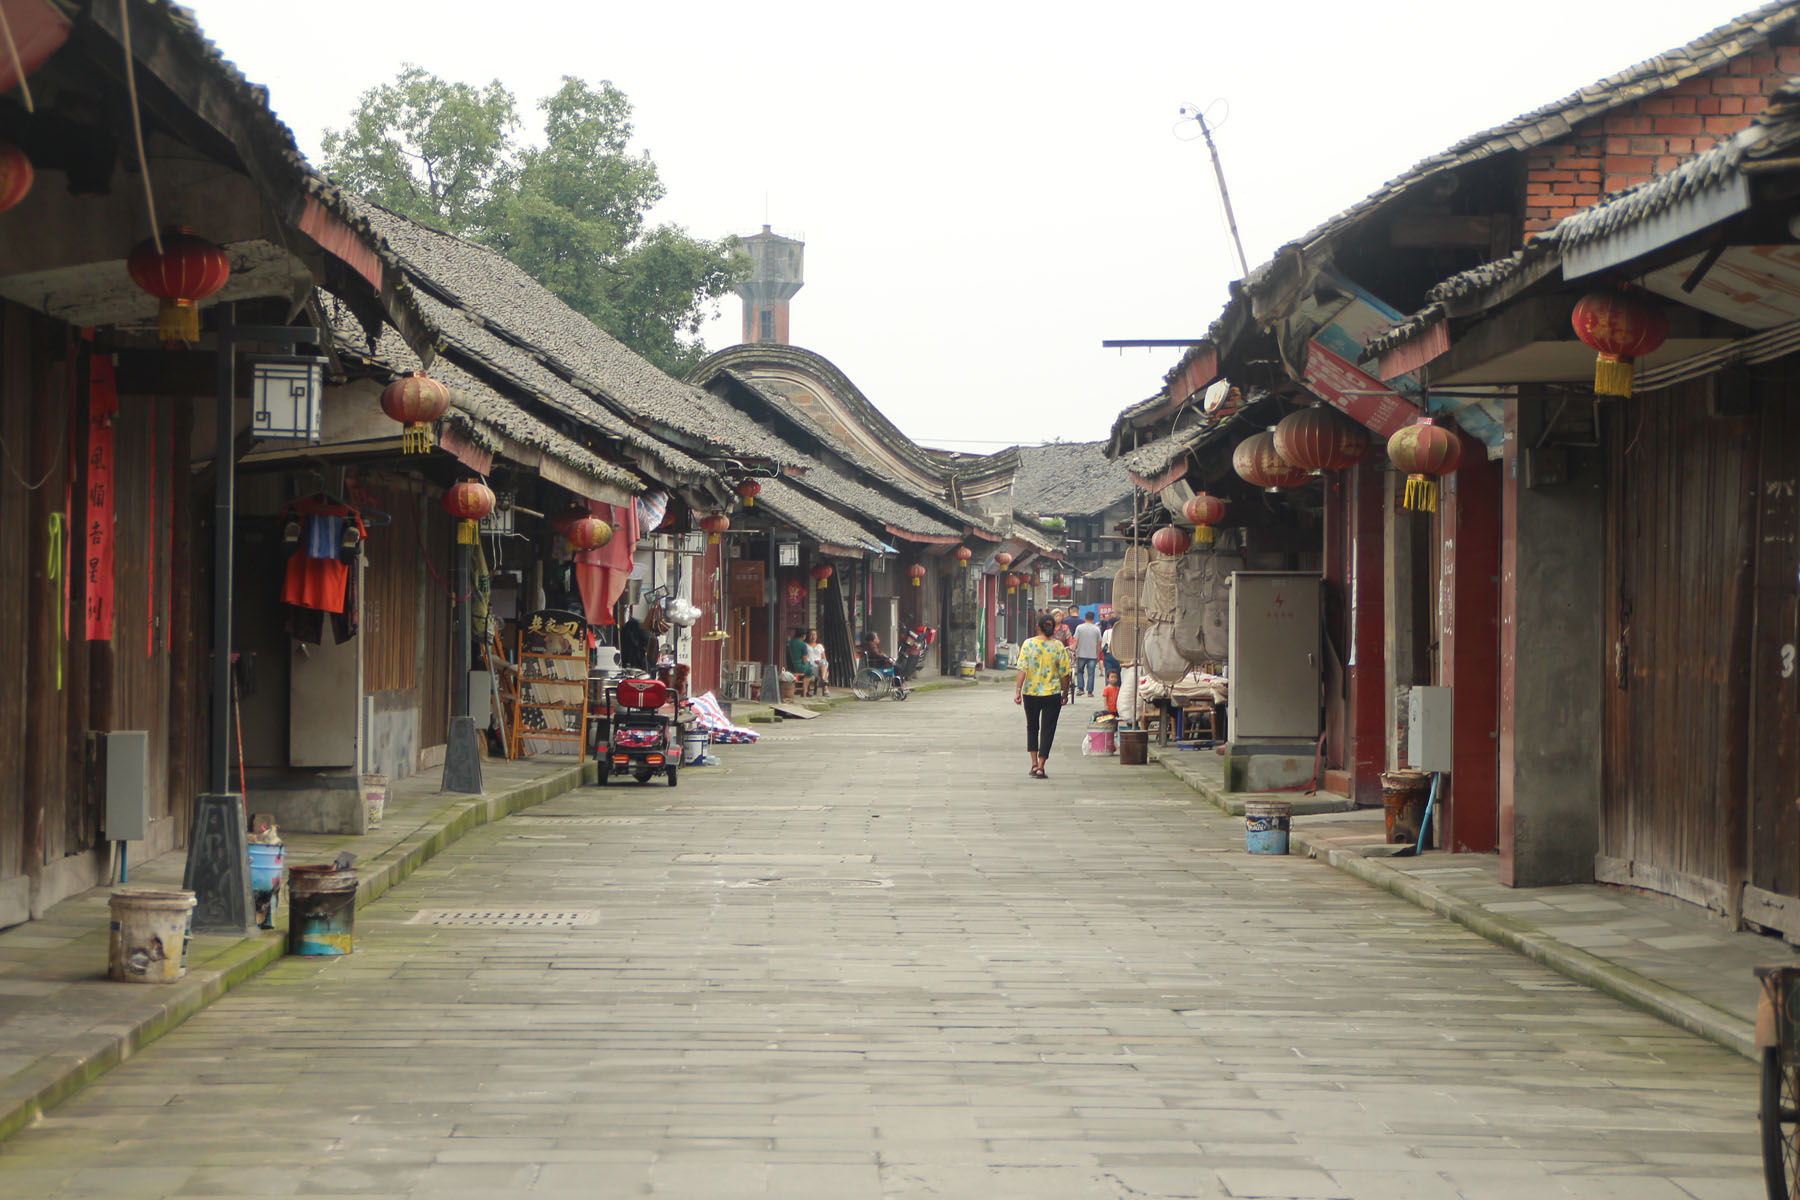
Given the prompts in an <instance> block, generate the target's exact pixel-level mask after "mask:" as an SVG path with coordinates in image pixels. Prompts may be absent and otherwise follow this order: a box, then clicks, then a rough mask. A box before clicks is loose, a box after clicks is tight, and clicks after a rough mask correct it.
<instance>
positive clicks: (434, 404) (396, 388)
mask: <svg viewBox="0 0 1800 1200" xmlns="http://www.w3.org/2000/svg"><path fill="white" fill-rule="evenodd" d="M449 410H450V389H449V388H447V387H445V386H444V385H443V384H441V383H439V382H438V381H437V380H435V379H433V378H432V377H431V376H429V375H427V374H425V372H423V371H408V372H407V373H406V374H404V375H402V376H401V377H400V378H398V379H396V380H394V382H392V383H390V384H388V385H387V386H386V387H385V388H383V389H381V411H382V412H384V413H386V414H387V415H388V416H389V417H390V418H392V419H393V420H396V421H398V422H400V424H402V425H404V426H406V432H405V433H404V434H402V435H401V437H400V449H401V450H402V451H403V452H404V453H406V454H429V453H430V452H431V447H432V445H433V444H434V443H435V442H436V441H437V438H436V437H435V436H434V435H433V432H432V428H431V426H432V423H433V422H435V421H437V420H438V418H440V417H442V416H443V415H444V414H445V413H446V412H448V411H449Z"/></svg>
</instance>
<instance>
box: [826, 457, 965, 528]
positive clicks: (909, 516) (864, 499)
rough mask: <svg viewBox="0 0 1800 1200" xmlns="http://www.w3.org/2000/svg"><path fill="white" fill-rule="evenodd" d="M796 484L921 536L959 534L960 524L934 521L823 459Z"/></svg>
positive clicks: (869, 516)
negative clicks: (850, 476)
mask: <svg viewBox="0 0 1800 1200" xmlns="http://www.w3.org/2000/svg"><path fill="white" fill-rule="evenodd" d="M798 483H799V486H800V487H802V488H804V489H805V490H807V491H809V492H812V493H814V494H815V495H818V496H820V497H823V498H824V499H826V500H829V501H832V502H834V503H836V504H840V505H842V506H844V507H845V508H848V509H849V510H851V511H852V512H856V513H860V514H863V515H865V516H867V517H868V518H870V519H871V520H874V521H879V522H880V523H881V524H882V526H883V527H886V526H889V525H891V526H893V527H894V528H896V529H902V530H905V531H906V532H907V533H912V534H918V535H920V536H923V537H934V538H937V537H961V536H962V533H963V528H962V526H960V525H958V526H956V527H955V528H952V527H951V526H949V525H946V524H944V523H943V522H941V521H934V520H932V519H931V518H930V517H927V516H925V515H923V514H922V513H920V512H919V511H918V510H917V509H914V508H910V507H908V506H907V505H904V504H901V503H900V502H899V501H898V500H894V499H892V498H891V497H888V496H885V495H883V494H882V493H880V492H878V491H876V490H875V489H874V488H872V487H869V486H867V485H865V484H861V483H858V482H856V481H855V480H852V479H848V478H846V477H844V476H843V475H840V474H838V473H837V472H836V471H834V470H832V469H831V468H830V467H827V466H825V465H824V464H823V463H814V464H813V465H811V466H809V467H808V468H807V470H806V474H805V475H803V476H801V478H800V479H799V481H798Z"/></svg>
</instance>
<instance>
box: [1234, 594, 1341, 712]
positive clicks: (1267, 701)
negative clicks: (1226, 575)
mask: <svg viewBox="0 0 1800 1200" xmlns="http://www.w3.org/2000/svg"><path fill="white" fill-rule="evenodd" d="M1323 597H1324V581H1323V580H1322V579H1320V577H1319V575H1318V573H1317V572H1313V571H1233V572H1232V574H1231V608H1230V613H1231V702H1230V710H1229V711H1230V714H1231V723H1230V734H1231V742H1232V744H1233V745H1234V746H1236V745H1242V744H1244V743H1246V742H1250V743H1255V742H1258V741H1264V742H1314V741H1317V740H1318V737H1319V720H1320V716H1319V708H1320V687H1321V683H1320V681H1321V678H1322V667H1321V663H1320V657H1321V656H1320V643H1321V638H1322V625H1321V614H1322V612H1323V603H1322V602H1323Z"/></svg>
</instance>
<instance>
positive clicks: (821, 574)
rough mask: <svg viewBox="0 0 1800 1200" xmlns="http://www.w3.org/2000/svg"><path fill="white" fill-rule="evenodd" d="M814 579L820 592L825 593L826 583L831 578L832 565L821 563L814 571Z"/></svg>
mask: <svg viewBox="0 0 1800 1200" xmlns="http://www.w3.org/2000/svg"><path fill="white" fill-rule="evenodd" d="M812 577H813V579H814V581H815V582H817V583H818V585H819V590H820V591H823V590H824V589H825V581H826V580H827V579H830V578H831V567H830V565H829V564H827V563H820V564H819V565H818V566H816V567H814V568H813V569H812Z"/></svg>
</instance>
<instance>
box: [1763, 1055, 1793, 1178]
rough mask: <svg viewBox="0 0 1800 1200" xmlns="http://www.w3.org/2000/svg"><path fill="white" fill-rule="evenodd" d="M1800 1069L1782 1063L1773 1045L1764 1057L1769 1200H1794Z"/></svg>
mask: <svg viewBox="0 0 1800 1200" xmlns="http://www.w3.org/2000/svg"><path fill="white" fill-rule="evenodd" d="M1797 1075H1800V1070H1796V1068H1795V1067H1794V1066H1793V1065H1792V1064H1789V1063H1784V1062H1782V1061H1781V1050H1780V1048H1779V1047H1776V1046H1770V1047H1768V1048H1767V1049H1765V1050H1764V1051H1763V1058H1762V1103H1761V1104H1760V1105H1759V1106H1758V1108H1757V1116H1758V1117H1759V1118H1760V1119H1761V1121H1762V1152H1763V1181H1764V1183H1765V1184H1766V1185H1767V1187H1768V1189H1769V1200H1793V1196H1794V1187H1795V1183H1796V1173H1797V1172H1800V1147H1797V1146H1796V1141H1795V1139H1796V1136H1797V1135H1800V1128H1796V1125H1800V1082H1797V1080H1796V1076H1797Z"/></svg>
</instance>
